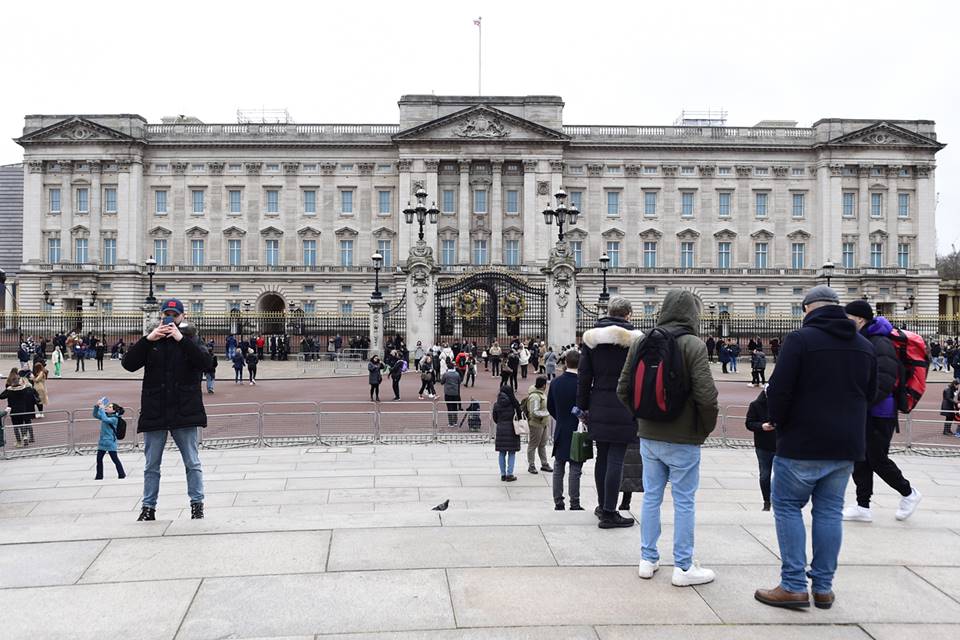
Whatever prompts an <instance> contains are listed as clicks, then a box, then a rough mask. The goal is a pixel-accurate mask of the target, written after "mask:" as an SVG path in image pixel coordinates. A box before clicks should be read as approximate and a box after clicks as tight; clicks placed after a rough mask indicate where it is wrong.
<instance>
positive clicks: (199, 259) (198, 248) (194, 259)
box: [190, 240, 204, 267]
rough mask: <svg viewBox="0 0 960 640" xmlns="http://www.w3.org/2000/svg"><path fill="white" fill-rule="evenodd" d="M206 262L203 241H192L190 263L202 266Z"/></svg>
mask: <svg viewBox="0 0 960 640" xmlns="http://www.w3.org/2000/svg"><path fill="white" fill-rule="evenodd" d="M203 262H204V251H203V240H191V241H190V263H191V264H193V265H194V266H198V267H199V266H202V265H203Z"/></svg>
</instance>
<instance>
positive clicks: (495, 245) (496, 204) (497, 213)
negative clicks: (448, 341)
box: [458, 160, 528, 335]
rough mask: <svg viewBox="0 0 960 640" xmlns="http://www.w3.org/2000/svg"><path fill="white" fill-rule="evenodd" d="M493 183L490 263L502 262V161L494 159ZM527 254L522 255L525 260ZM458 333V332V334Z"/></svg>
mask: <svg viewBox="0 0 960 640" xmlns="http://www.w3.org/2000/svg"><path fill="white" fill-rule="evenodd" d="M490 167H491V169H492V174H491V177H492V178H493V184H492V185H491V186H490V202H489V206H488V207H487V210H488V211H489V212H490V213H489V214H487V215H488V216H489V217H490V264H502V263H503V262H504V259H503V161H502V160H494V161H493V162H492V163H491V165H490ZM527 259H528V258H527V256H526V255H524V256H523V261H524V262H526V260H527ZM458 335H459V334H458Z"/></svg>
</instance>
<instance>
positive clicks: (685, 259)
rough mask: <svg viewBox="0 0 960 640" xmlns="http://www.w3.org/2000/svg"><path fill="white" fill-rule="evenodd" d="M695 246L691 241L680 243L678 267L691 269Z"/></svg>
mask: <svg viewBox="0 0 960 640" xmlns="http://www.w3.org/2000/svg"><path fill="white" fill-rule="evenodd" d="M694 252H695V248H694V246H693V242H681V243H680V267H681V268H683V269H691V268H693V266H694V260H695V253H694Z"/></svg>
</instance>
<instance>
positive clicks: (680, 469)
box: [640, 438, 700, 571]
mask: <svg viewBox="0 0 960 640" xmlns="http://www.w3.org/2000/svg"><path fill="white" fill-rule="evenodd" d="M640 457H641V458H642V459H643V489H644V493H643V509H642V511H641V512H640V556H641V557H642V558H643V559H644V560H647V561H649V562H657V561H658V560H660V552H659V551H657V540H659V539H660V506H661V504H663V493H664V490H665V488H666V486H667V480H669V481H670V490H671V493H672V495H673V564H674V566H677V567H680V568H681V569H683V570H684V571H686V570H687V569H689V568H690V565H691V564H693V526H694V515H695V513H694V500H695V498H696V494H697V487H699V486H700V446H699V445H695V444H675V443H673V442H660V441H659V440H647V439H645V438H641V439H640Z"/></svg>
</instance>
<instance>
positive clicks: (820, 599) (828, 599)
mask: <svg viewBox="0 0 960 640" xmlns="http://www.w3.org/2000/svg"><path fill="white" fill-rule="evenodd" d="M836 599H837V597H836V596H835V595H833V591H827V592H826V593H817V592H816V591H814V592H813V604H814V606H815V607H816V608H817V609H829V608H830V607H832V606H833V601H834V600H836Z"/></svg>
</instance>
